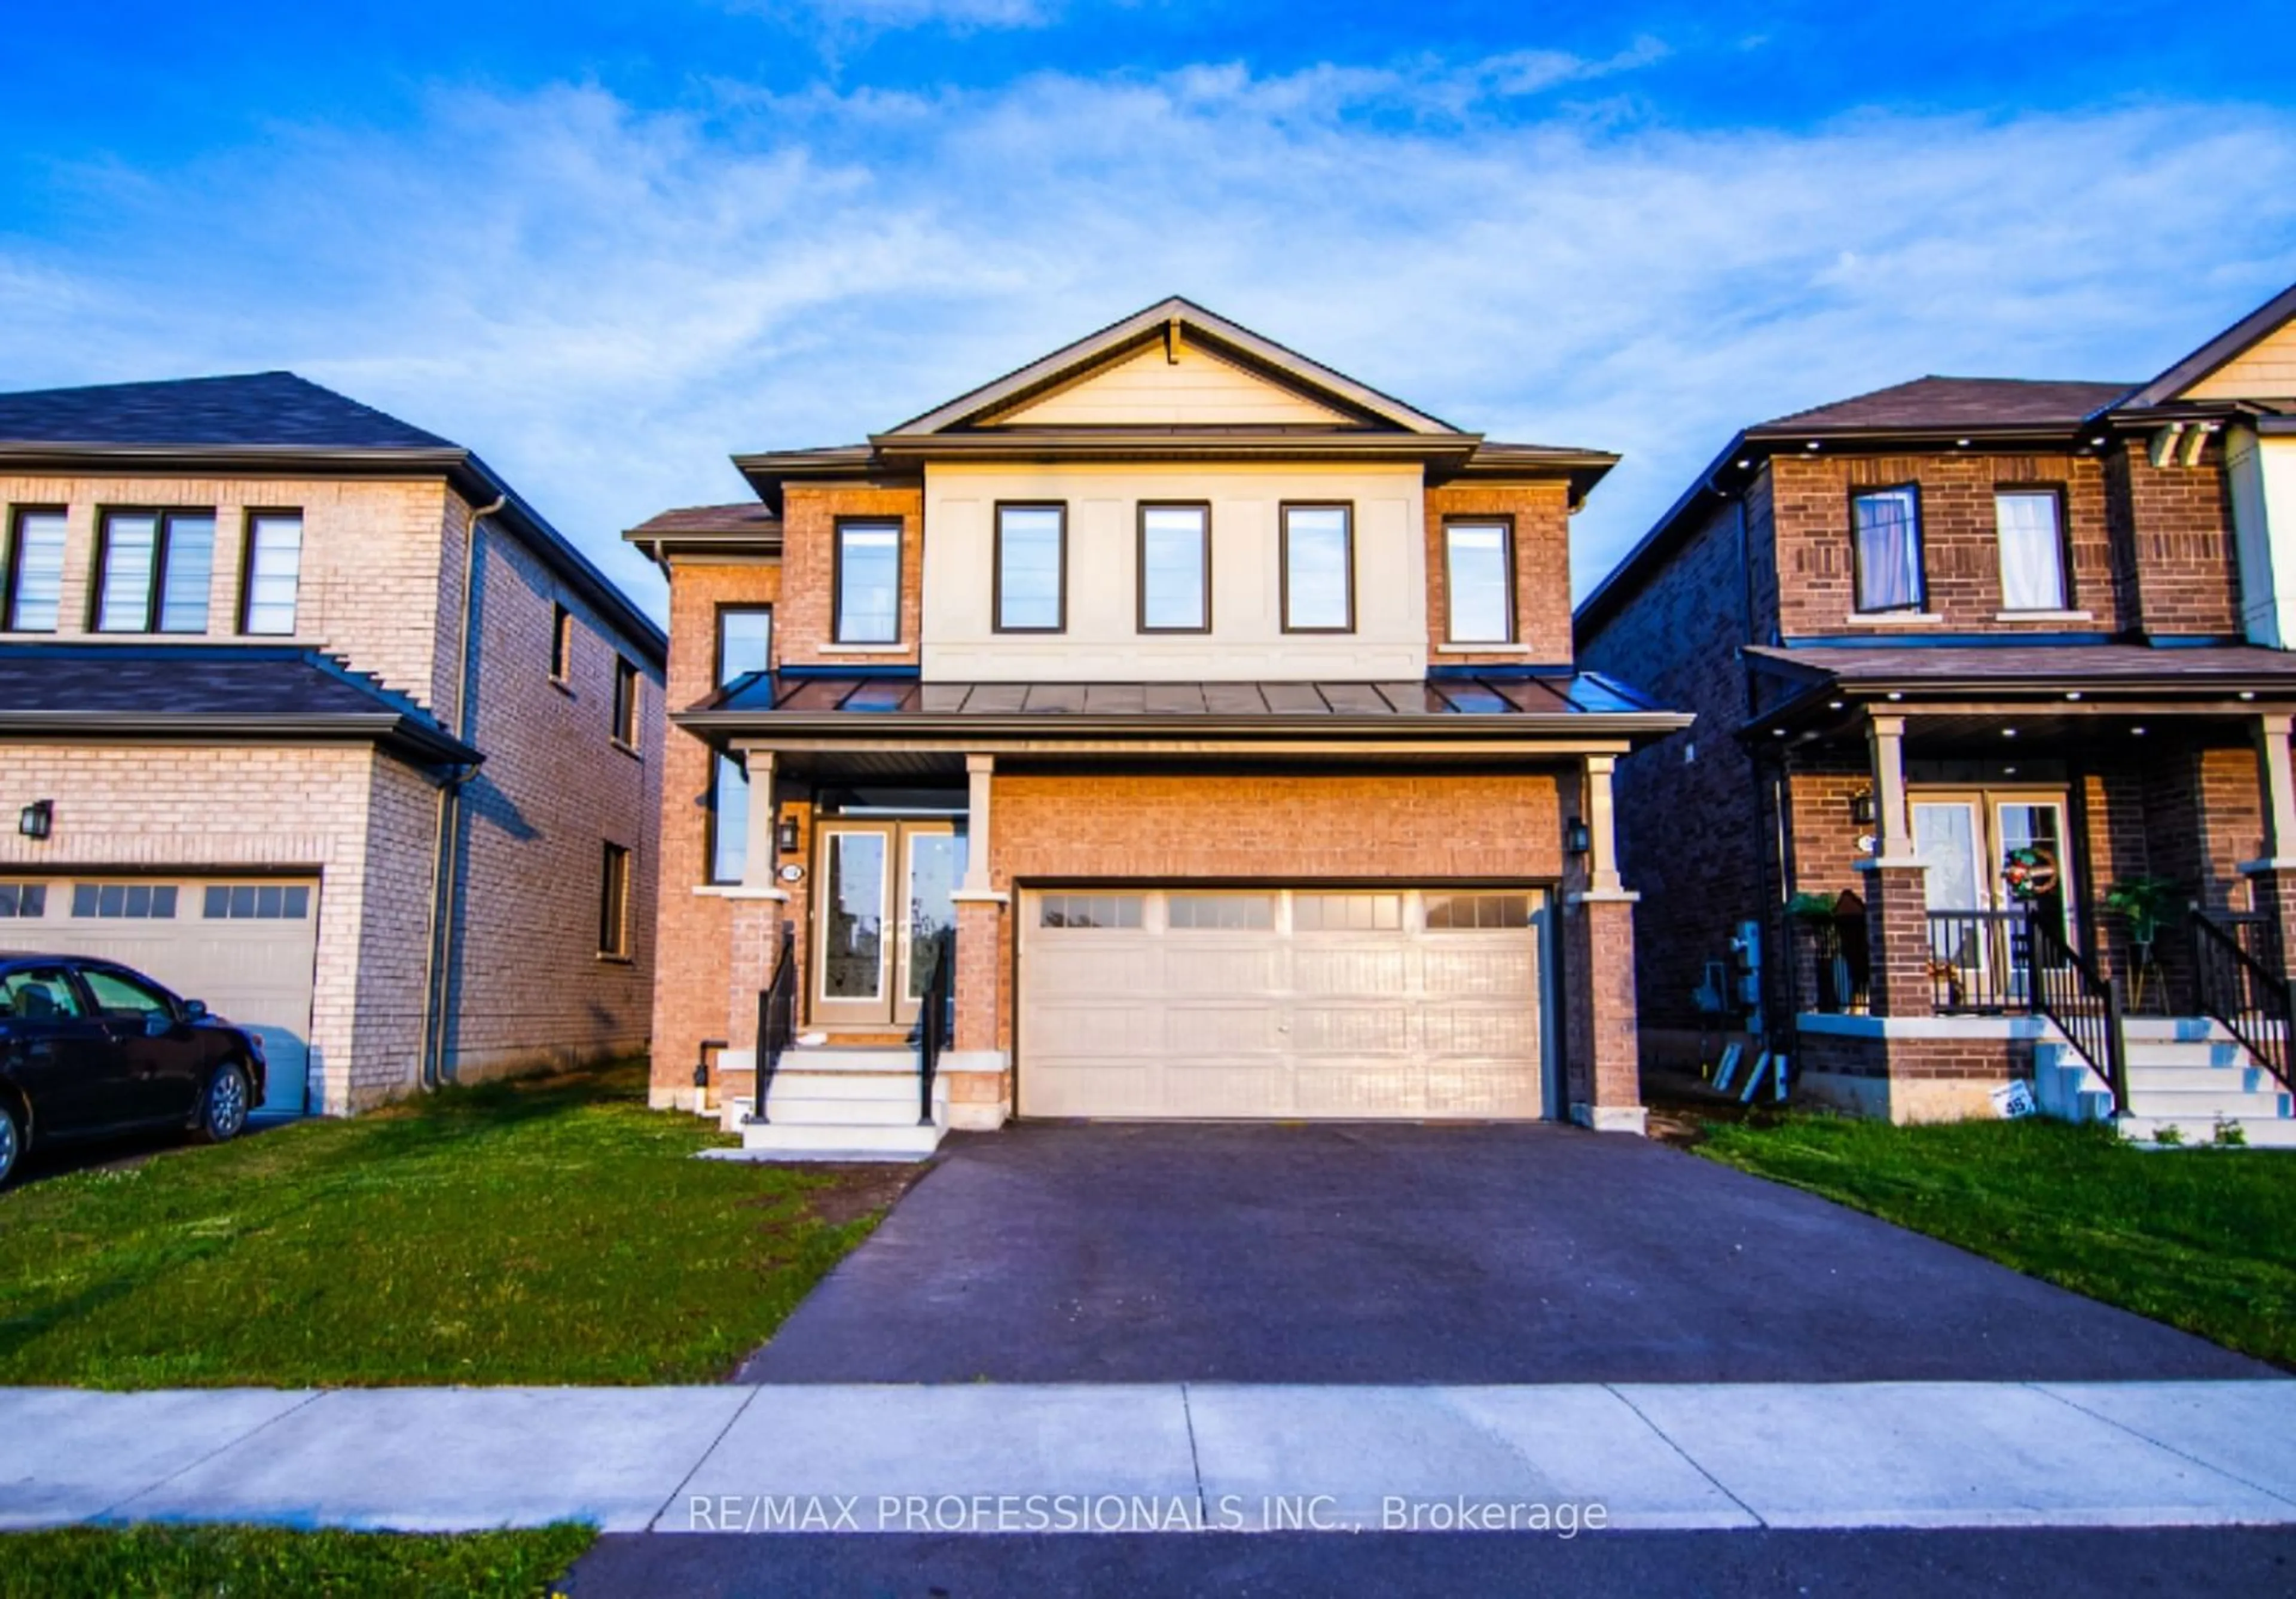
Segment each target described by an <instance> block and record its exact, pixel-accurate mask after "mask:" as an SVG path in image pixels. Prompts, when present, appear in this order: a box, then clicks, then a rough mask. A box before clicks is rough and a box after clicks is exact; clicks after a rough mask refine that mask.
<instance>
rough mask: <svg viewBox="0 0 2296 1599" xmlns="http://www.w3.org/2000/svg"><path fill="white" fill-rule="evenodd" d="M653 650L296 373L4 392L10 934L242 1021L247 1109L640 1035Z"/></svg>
mask: <svg viewBox="0 0 2296 1599" xmlns="http://www.w3.org/2000/svg"><path fill="white" fill-rule="evenodd" d="M474 526H475V529H476V532H475V534H474V532H473V528H474ZM665 651H666V640H665V639H664V637H663V635H662V634H661V633H660V630H659V629H658V628H657V627H654V626H653V625H652V623H651V622H650V621H648V620H647V619H646V618H645V617H644V615H643V614H641V613H640V612H639V611H637V610H636V609H635V607H634V606H632V605H631V603H629V601H628V600H627V598H625V597H624V596H623V594H621V593H620V592H619V590H618V589H616V588H615V587H614V586H613V585H612V584H611V583H610V582H608V581H607V580H606V578H604V577H603V576H602V575H601V574H600V573H599V572H598V570H596V568H594V566H592V565H591V564H590V563H589V562H587V561H586V560H585V559H584V558H583V557H582V556H581V555H580V554H579V553H577V552H576V551H575V549H574V548H573V546H572V545H570V544H568V543H567V542H566V540H565V539H564V538H563V537H561V536H560V535H559V534H558V533H557V532H556V531H554V530H553V529H552V528H551V527H550V525H549V524H548V523H547V522H545V521H543V519H542V518H541V517H540V516H539V515H537V513H536V512H534V511H533V510H532V509H531V508H530V507H529V506H528V505H527V504H525V503H524V502H523V501H521V499H520V498H519V497H518V496H517V495H516V494H515V493H514V492H512V490H511V489H510V488H509V487H508V486H507V485H506V484H504V482H503V480H501V479H500V478H498V477H497V476H496V475H495V473H494V472H493V471H491V470H490V469H488V467H487V466H486V464H485V463H483V462H481V461H480V459H479V458H478V457H477V456H476V455H472V454H471V452H469V451H468V450H465V449H463V448H461V447H458V446H455V445H453V444H450V443H449V442H447V440H445V439H439V438H437V437H435V436H433V435H431V434H430V433H426V432H423V431H422V430H419V429H416V428H413V427H410V426H408V425H407V424H406V423H404V422H398V421H397V420H395V419H393V418H391V417H389V416H386V415H384V414H381V413H380V412H377V411H373V410H371V409H369V408H368V407H366V406H361V405H358V404H357V403H355V402H353V401H351V400H348V399H346V398H343V397H342V396H340V395H338V394H334V393H332V392H330V391H329V390H327V389H322V388H319V387H317V386H316V385H315V384H312V383H309V382H307V381H304V380H302V379H300V378H298V377H296V376H294V375H292V374H291V373H261V374H256V375H250V376H244V377H224V378H202V379H193V380H188V381H173V382H156V383H129V384H120V385H111V386H106V387H100V388H89V389H54V390H46V391H40V392H31V393H15V394H4V395H0V808H4V809H5V812H6V814H7V816H8V818H9V820H10V822H11V823H12V826H11V827H10V829H9V831H8V832H6V833H5V834H4V835H0V947H12V948H21V949H38V950H56V951H61V952H64V953H74V954H92V955H110V956H112V957H115V958H117V959H120V960H123V961H126V962H127V963H128V964H131V965H134V966H137V967H140V968H142V969H143V970H144V971H146V972H150V973H151V974H152V976H154V977H156V978H158V979H159V980H160V981H162V982H163V983H166V984H168V986H169V987H171V988H176V990H177V991H178V992H179V993H180V994H182V995H184V996H195V997H198V998H201V999H203V1000H205V1001H207V1002H208V1003H209V1005H211V1006H213V1007H214V1008H215V1009H216V1010H217V1011H218V1012H220V1013H224V1014H225V1015H227V1016H230V1017H232V1018H233V1019H234V1020H236V1021H245V1022H248V1023H250V1024H254V1025H256V1026H258V1028H259V1029H260V1030H261V1032H262V1033H263V1035H264V1037H265V1038H266V1046H267V1052H268V1054H269V1056H270V1061H271V1073H270V1076H271V1093H270V1098H269V1103H270V1105H271V1106H272V1108H274V1109H283V1110H299V1109H308V1110H310V1111H324V1112H326V1113H329V1114H340V1113H345V1112H348V1111H357V1110H359V1109H362V1108H364V1107H366V1106H369V1105H372V1104H374V1103H379V1102H381V1101H383V1100H386V1099H389V1098H391V1097H393V1096H395V1095H401V1094H404V1093H406V1092H408V1091H410V1090H411V1089H413V1088H414V1087H415V1086H416V1085H417V1084H420V1083H426V1082H437V1081H443V1080H448V1079H458V1078H459V1079H468V1078H476V1077H480V1076H485V1075H490V1074H493V1073H496V1072H501V1071H505V1070H515V1069H518V1068H521V1067H523V1066H527V1065H529V1064H538V1063H542V1062H563V1061H568V1060H572V1059H578V1058H583V1057H588V1056H594V1055H597V1054H603V1053H605V1052H611V1051H625V1050H629V1049H633V1048H635V1047H637V1046H640V1045H642V1044H643V1043H644V1039H645V1037H646V1026H647V1020H648V1010H647V1002H648V996H649V994H650V991H651V988H652V935H653V900H654V881H655V875H656V870H657V863H658V858H659V854H660V851H659V849H658V848H657V843H656V828H657V826H658V825H659V821H660V788H659V785H660V773H661V760H662V732H663V722H662V711H663V709H664V707H663V701H662V694H661V683H662V667H663V662H664V658H665ZM441 906H444V907H446V908H445V910H444V912H443V914H442V913H441V910H440V907H441Z"/></svg>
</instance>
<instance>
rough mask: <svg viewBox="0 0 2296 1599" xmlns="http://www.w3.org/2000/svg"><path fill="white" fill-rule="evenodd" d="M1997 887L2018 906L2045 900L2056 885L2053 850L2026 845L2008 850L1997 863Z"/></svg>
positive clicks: (2055, 866)
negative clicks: (1998, 864)
mask: <svg viewBox="0 0 2296 1599" xmlns="http://www.w3.org/2000/svg"><path fill="white" fill-rule="evenodd" d="M2001 886H2002V887H2003V888H2005V889H2007V890H2009V898H2012V899H2014V900H2016V901H2017V902H2018V903H2019V904H2020V905H2030V904H2031V903H2032V902H2033V901H2034V900H2036V899H2046V898H2048V896H2049V895H2050V894H2052V893H2054V892H2055V890H2056V887H2057V857H2056V855H2055V853H2054V851H2052V850H2047V849H2037V848H2035V847H2034V846H2032V845H2030V844H2027V845H2023V846H2021V847H2020V848H2018V849H2012V850H2011V851H2010V852H2009V854H2008V856H2007V857H2006V858H2005V860H2004V861H2003V862H2002V864H2001Z"/></svg>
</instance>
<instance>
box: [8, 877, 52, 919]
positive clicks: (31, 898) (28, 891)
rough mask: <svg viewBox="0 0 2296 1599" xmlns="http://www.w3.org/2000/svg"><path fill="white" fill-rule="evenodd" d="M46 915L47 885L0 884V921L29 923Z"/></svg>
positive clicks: (34, 883) (27, 883) (37, 883)
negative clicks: (18, 920) (17, 920)
mask: <svg viewBox="0 0 2296 1599" xmlns="http://www.w3.org/2000/svg"><path fill="white" fill-rule="evenodd" d="M46 914H48V885H47V884H45V883H44V882H0V921H12V920H16V919H19V918H21V919H22V920H25V921H31V920H34V919H36V918H37V917H41V916H45V915H46Z"/></svg>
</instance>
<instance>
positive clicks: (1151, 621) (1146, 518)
mask: <svg viewBox="0 0 2296 1599" xmlns="http://www.w3.org/2000/svg"><path fill="white" fill-rule="evenodd" d="M1211 570H1212V508H1211V507H1210V505H1143V506H1141V507H1140V631H1141V632H1143V633H1209V632H1210V631H1211V626H1212V586H1211Z"/></svg>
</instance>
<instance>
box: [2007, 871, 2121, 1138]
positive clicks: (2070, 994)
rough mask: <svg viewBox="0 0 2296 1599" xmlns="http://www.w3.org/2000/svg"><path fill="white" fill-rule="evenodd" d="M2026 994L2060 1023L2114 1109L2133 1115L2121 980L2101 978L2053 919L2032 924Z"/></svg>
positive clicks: (2028, 931) (2030, 920) (2034, 919)
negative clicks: (2130, 1111) (2108, 1093)
mask: <svg viewBox="0 0 2296 1599" xmlns="http://www.w3.org/2000/svg"><path fill="white" fill-rule="evenodd" d="M2025 927H2026V937H2025V993H2026V996H2027V998H2028V1001H2029V1003H2030V1005H2032V1007H2033V1010H2034V1012H2035V1013H2037V1014H2038V1015H2042V1016H2046V1017H2047V1018H2048V1019H2049V1020H2050V1021H2054V1022H2055V1023H2056V1024H2057V1030H2058V1031H2059V1032H2061V1033H2062V1034H2064V1036H2065V1037H2066V1039H2067V1040H2068V1041H2069V1042H2070V1043H2071V1045H2072V1046H2073V1048H2074V1049H2076V1050H2078V1051H2079V1053H2080V1057H2081V1059H2083V1060H2085V1061H2087V1062H2088V1063H2089V1065H2090V1067H2091V1068H2092V1069H2094V1070H2095V1072H2096V1074H2097V1075H2098V1076H2099V1077H2101V1078H2103V1079H2104V1082H2105V1087H2108V1088H2110V1089H2111V1090H2112V1108H2113V1111H2114V1112H2115V1113H2116V1114H2118V1115H2123V1116H2125V1115H2127V1114H2128V1036H2127V1033H2126V1030H2125V1029H2123V1027H2122V1025H2121V1011H2120V980H2119V979H2118V978H2110V977H2100V976H2099V975H2098V974H2097V970H2096V968H2095V966H2093V965H2091V964H2089V962H2088V960H2087V957H2086V956H2084V955H2081V953H2080V952H2079V950H2076V949H2075V948H2074V947H2072V946H2071V944H2069V943H2067V942H2066V941H2065V935H2064V934H2063V932H2062V931H2060V930H2059V929H2058V927H2057V925H2056V923H2055V922H2054V921H2053V920H2052V919H2051V918H2049V917H2047V916H2032V917H2029V918H2027V920H2026V923H2025Z"/></svg>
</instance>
